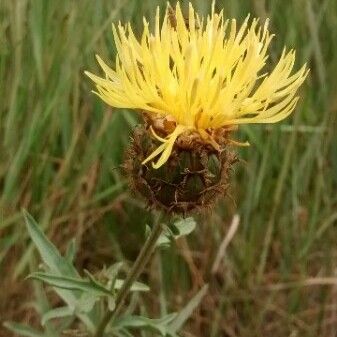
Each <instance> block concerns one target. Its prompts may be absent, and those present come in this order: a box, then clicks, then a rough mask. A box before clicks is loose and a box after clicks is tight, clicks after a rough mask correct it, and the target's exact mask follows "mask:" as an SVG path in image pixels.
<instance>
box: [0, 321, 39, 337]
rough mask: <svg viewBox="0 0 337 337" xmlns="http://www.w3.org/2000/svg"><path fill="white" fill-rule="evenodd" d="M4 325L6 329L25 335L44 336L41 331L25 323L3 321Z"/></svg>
mask: <svg viewBox="0 0 337 337" xmlns="http://www.w3.org/2000/svg"><path fill="white" fill-rule="evenodd" d="M3 325H4V327H5V328H7V329H8V330H10V331H12V332H14V333H16V334H18V335H20V336H25V337H45V335H44V334H43V333H42V332H39V331H37V330H35V329H33V328H31V327H29V326H27V325H24V324H19V323H14V322H5V323H4V324H3Z"/></svg>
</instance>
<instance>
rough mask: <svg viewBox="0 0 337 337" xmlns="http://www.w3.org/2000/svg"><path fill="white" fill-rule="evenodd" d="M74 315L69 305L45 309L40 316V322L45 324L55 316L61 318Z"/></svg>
mask: <svg viewBox="0 0 337 337" xmlns="http://www.w3.org/2000/svg"><path fill="white" fill-rule="evenodd" d="M73 315H74V310H72V309H71V308H69V307H60V308H55V309H52V310H49V311H47V312H46V313H45V314H44V315H43V316H42V318H41V324H42V325H45V324H46V323H47V322H48V321H50V320H51V319H55V318H63V317H69V316H73Z"/></svg>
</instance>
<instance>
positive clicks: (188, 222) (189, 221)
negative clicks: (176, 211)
mask: <svg viewBox="0 0 337 337" xmlns="http://www.w3.org/2000/svg"><path fill="white" fill-rule="evenodd" d="M173 226H174V227H175V228H176V229H177V231H178V234H176V235H175V238H178V237H181V236H185V235H189V234H191V233H192V232H193V231H194V229H195V227H196V222H195V220H194V218H192V217H189V218H186V219H180V220H178V221H176V222H175V223H174V224H173Z"/></svg>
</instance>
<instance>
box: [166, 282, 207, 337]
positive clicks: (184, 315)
mask: <svg viewBox="0 0 337 337" xmlns="http://www.w3.org/2000/svg"><path fill="white" fill-rule="evenodd" d="M207 291H208V284H206V285H204V286H203V287H202V288H201V289H200V290H199V291H198V292H197V294H196V295H195V296H194V297H193V298H192V299H191V300H190V301H189V302H188V303H187V305H186V306H185V307H184V308H183V309H182V310H181V311H180V312H179V313H178V315H177V316H176V317H175V318H174V320H173V321H172V323H171V324H170V331H172V332H173V333H176V332H177V331H179V330H180V329H181V327H182V326H183V325H184V324H185V322H186V321H187V320H188V318H189V317H190V316H191V315H192V314H193V311H194V310H195V309H196V308H197V307H198V305H199V304H200V302H201V300H202V299H203V297H204V296H205V295H206V293H207Z"/></svg>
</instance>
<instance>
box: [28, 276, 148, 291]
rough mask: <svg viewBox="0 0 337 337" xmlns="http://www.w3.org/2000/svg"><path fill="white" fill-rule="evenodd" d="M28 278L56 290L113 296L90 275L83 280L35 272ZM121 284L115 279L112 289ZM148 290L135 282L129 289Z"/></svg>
mask: <svg viewBox="0 0 337 337" xmlns="http://www.w3.org/2000/svg"><path fill="white" fill-rule="evenodd" d="M87 275H88V273H87ZM89 275H90V274H89ZM29 278H33V279H35V280H40V281H43V282H45V283H47V284H49V285H51V286H53V287H56V288H61V289H66V290H74V291H83V292H89V293H92V294H96V295H97V296H113V295H114V293H113V292H111V291H110V290H109V289H107V288H106V287H105V286H104V285H103V284H100V283H99V282H98V281H96V280H95V279H94V278H93V276H92V275H90V278H89V279H83V278H72V277H65V276H58V275H55V274H52V273H42V272H36V273H33V274H31V275H30V276H29ZM123 282H124V280H119V279H117V280H116V282H115V284H114V288H115V289H120V288H121V287H122V285H123ZM149 289H150V288H149V287H148V286H147V285H145V284H143V283H140V282H135V283H134V284H133V285H132V287H131V291H149Z"/></svg>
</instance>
